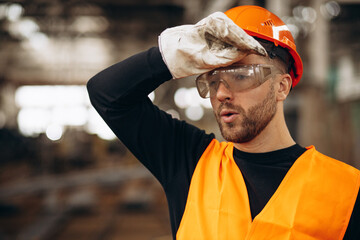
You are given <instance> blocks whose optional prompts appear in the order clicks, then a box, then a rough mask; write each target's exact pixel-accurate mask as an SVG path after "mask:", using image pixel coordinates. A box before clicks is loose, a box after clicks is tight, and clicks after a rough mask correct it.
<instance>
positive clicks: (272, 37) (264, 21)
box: [225, 6, 303, 87]
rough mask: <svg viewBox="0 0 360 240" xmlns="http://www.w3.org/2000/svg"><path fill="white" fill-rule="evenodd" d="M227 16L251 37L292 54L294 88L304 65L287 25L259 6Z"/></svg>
mask: <svg viewBox="0 0 360 240" xmlns="http://www.w3.org/2000/svg"><path fill="white" fill-rule="evenodd" d="M225 14H226V15H227V16H228V17H229V18H230V19H231V20H233V21H234V23H235V24H236V25H238V26H239V27H241V28H242V29H243V30H244V31H245V32H246V33H247V34H249V35H250V36H253V37H256V38H260V39H264V40H267V41H270V42H272V43H274V44H275V46H281V47H283V48H285V49H286V50H287V51H288V52H289V53H290V55H291V56H292V58H293V60H294V63H293V67H292V68H291V70H290V75H291V77H292V82H293V83H292V86H293V87H295V86H296V84H298V82H299V81H300V78H301V76H302V73H303V64H302V61H301V58H300V56H299V54H298V53H297V51H296V45H295V41H294V38H293V36H292V35H291V32H290V30H289V29H288V27H287V26H286V24H285V23H284V22H283V21H282V20H281V19H280V18H279V17H278V16H276V15H275V14H273V13H272V12H270V11H268V10H266V9H265V8H262V7H259V6H238V7H234V8H231V9H229V10H227V11H226V12H225Z"/></svg>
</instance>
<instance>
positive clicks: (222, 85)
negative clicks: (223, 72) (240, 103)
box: [216, 80, 233, 102]
mask: <svg viewBox="0 0 360 240" xmlns="http://www.w3.org/2000/svg"><path fill="white" fill-rule="evenodd" d="M232 97H233V93H232V91H231V90H230V86H229V85H228V84H227V83H226V82H225V81H223V80H221V81H220V82H219V85H218V88H217V90H216V98H217V99H218V100H219V101H220V102H223V101H225V100H230V99H232Z"/></svg>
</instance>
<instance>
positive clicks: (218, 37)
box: [159, 12, 267, 79]
mask: <svg viewBox="0 0 360 240" xmlns="http://www.w3.org/2000/svg"><path fill="white" fill-rule="evenodd" d="M159 48H160V52H161V55H162V57H163V60H164V62H165V64H166V65H167V67H168V68H169V70H170V72H171V74H172V76H173V78H174V79H176V78H182V77H187V76H191V75H196V74H201V73H205V72H208V71H210V70H212V69H215V68H218V67H223V66H227V65H231V64H232V63H234V62H237V61H240V60H241V59H242V58H244V57H245V56H247V55H248V54H251V53H255V54H259V55H262V56H266V55H267V53H266V51H265V49H264V48H263V47H262V46H261V45H260V43H259V42H258V41H256V40H255V39H254V38H253V37H251V36H250V35H248V34H247V33H246V32H245V31H244V30H243V29H241V28H240V27H239V26H237V25H236V24H235V23H234V22H233V21H232V20H231V19H230V18H228V17H227V16H226V15H225V14H224V13H222V12H216V13H213V14H211V15H209V16H208V17H206V18H204V19H202V20H201V21H200V22H198V23H197V24H195V25H182V26H178V27H173V28H168V29H166V30H164V31H163V32H162V33H161V34H160V36H159Z"/></svg>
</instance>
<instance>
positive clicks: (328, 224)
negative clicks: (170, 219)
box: [176, 139, 360, 240]
mask: <svg viewBox="0 0 360 240" xmlns="http://www.w3.org/2000/svg"><path fill="white" fill-rule="evenodd" d="M233 148H234V147H233V144H232V143H225V142H222V143H220V142H218V141H217V140H215V139H214V140H213V141H212V142H211V143H210V145H209V146H208V147H207V149H206V150H205V152H204V153H203V155H202V157H201V158H200V160H199V162H198V164H197V166H196V168H195V171H194V174H193V177H192V179H191V184H190V188H189V193H188V199H187V202H186V207H185V211H184V214H183V217H182V219H181V223H180V226H179V229H178V231H177V235H176V239H178V240H192V239H194V240H195V239H196V240H212V239H214V240H215V239H217V240H220V239H221V240H225V239H227V240H237V239H261V240H263V239H276V240H285V239H301V240H307V239H313V240H314V239H342V238H343V236H344V234H345V231H346V229H347V226H348V224H349V220H350V217H351V213H352V210H353V207H354V204H355V201H356V197H357V194H358V191H359V186H360V171H359V170H357V169H355V168H353V167H351V166H349V165H347V164H345V163H342V162H340V161H337V160H335V159H332V158H330V157H327V156H325V155H323V154H321V153H319V152H318V151H316V150H315V147H313V146H311V147H308V148H307V149H308V150H307V151H305V153H303V154H302V155H301V156H300V157H299V158H298V159H297V160H296V161H295V163H294V164H293V166H292V167H291V168H290V170H289V171H288V173H287V174H286V176H285V177H284V179H283V181H282V182H281V184H280V185H279V187H278V189H277V190H276V191H275V193H274V194H273V196H272V197H271V199H270V200H269V202H268V203H267V204H266V206H265V207H264V208H263V210H262V211H261V212H260V213H259V214H258V215H257V216H256V217H255V218H254V220H252V218H251V213H250V205H249V199H248V194H247V190H246V185H245V182H244V179H243V176H242V174H241V172H240V170H239V168H238V166H237V164H236V163H235V161H234V158H233Z"/></svg>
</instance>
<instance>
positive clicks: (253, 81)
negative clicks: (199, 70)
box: [196, 64, 281, 98]
mask: <svg viewBox="0 0 360 240" xmlns="http://www.w3.org/2000/svg"><path fill="white" fill-rule="evenodd" d="M277 73H281V71H280V70H279V69H277V68H276V67H275V66H273V65H264V64H252V65H240V64H237V65H231V66H230V67H225V68H218V69H215V70H213V71H210V72H207V73H203V74H201V75H200V76H198V77H197V78H196V87H197V89H198V92H199V94H200V96H201V97H202V98H209V97H212V96H214V95H215V94H216V92H217V90H218V88H219V85H220V82H222V83H223V84H224V85H225V86H226V87H227V88H228V89H229V90H231V91H233V92H241V91H245V90H248V89H252V88H256V87H258V86H260V85H261V84H263V83H264V82H265V81H266V80H268V79H270V78H271V77H272V76H273V75H274V74H277Z"/></svg>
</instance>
